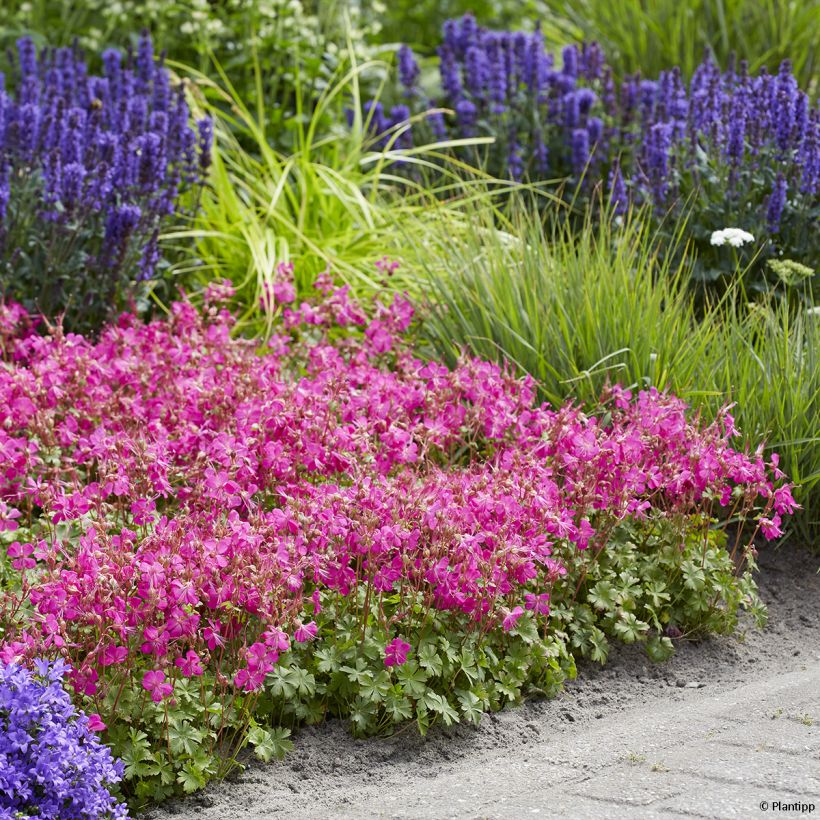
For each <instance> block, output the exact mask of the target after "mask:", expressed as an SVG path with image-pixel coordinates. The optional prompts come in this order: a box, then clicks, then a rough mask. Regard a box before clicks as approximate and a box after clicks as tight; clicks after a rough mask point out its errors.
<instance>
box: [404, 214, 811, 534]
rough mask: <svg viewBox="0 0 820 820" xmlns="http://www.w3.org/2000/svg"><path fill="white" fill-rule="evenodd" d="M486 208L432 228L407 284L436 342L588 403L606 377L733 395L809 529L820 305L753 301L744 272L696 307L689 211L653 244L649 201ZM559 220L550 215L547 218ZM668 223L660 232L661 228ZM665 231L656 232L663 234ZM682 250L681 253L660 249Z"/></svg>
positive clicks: (712, 402) (449, 354) (692, 398)
mask: <svg viewBox="0 0 820 820" xmlns="http://www.w3.org/2000/svg"><path fill="white" fill-rule="evenodd" d="M494 221H495V219H494V216H493V214H492V210H491V209H480V208H478V209H475V212H474V213H473V215H472V219H471V225H472V228H471V229H470V230H469V231H467V232H465V233H464V234H462V235H461V236H459V237H453V236H452V235H450V234H448V233H446V232H445V231H437V232H434V233H433V235H431V236H429V237H428V239H427V243H428V244H427V249H428V252H427V254H426V256H425V259H426V264H424V265H423V266H422V267H421V268H419V271H420V272H419V274H418V275H417V276H410V277H408V279H406V280H405V282H404V284H405V285H409V286H410V287H412V288H413V289H414V290H415V292H417V293H418V294H424V295H426V297H427V311H426V314H425V321H424V327H423V332H424V335H425V337H426V339H427V341H428V344H429V345H430V349H431V352H432V351H435V353H436V354H438V355H439V356H442V357H443V358H444V359H445V360H446V361H447V362H448V363H451V364H453V363H455V361H456V360H457V359H458V356H459V355H460V354H461V352H462V351H467V352H469V353H471V354H474V355H477V356H480V357H482V358H490V359H495V360H501V359H503V358H506V359H509V360H510V361H512V362H513V363H514V364H515V365H516V367H517V368H519V370H520V371H521V372H526V373H529V374H531V375H532V376H533V377H534V378H535V379H536V380H537V383H538V387H539V391H540V394H541V396H542V397H543V398H544V399H545V400H547V401H549V402H550V403H552V404H554V405H559V404H561V403H562V402H563V401H565V400H566V399H567V398H575V399H577V400H578V401H579V402H581V403H583V404H594V402H595V401H596V400H597V397H598V396H599V395H600V393H601V390H602V388H603V387H604V385H605V384H606V383H608V382H618V383H620V384H622V385H624V386H629V387H633V388H635V387H646V386H656V387H658V388H670V389H671V390H673V391H674V392H675V393H676V394H678V395H680V396H681V397H683V398H684V399H686V400H687V401H688V402H690V403H691V404H693V405H694V406H696V407H701V408H704V409H705V410H707V411H708V412H711V413H714V412H716V411H717V410H718V409H719V408H720V407H721V406H723V405H725V404H727V403H732V402H734V403H736V405H735V408H734V410H733V412H734V413H735V414H736V419H737V424H738V427H739V429H740V431H741V433H742V435H743V437H744V439H745V440H746V441H747V442H753V441H759V440H761V439H764V438H765V440H766V441H767V446H768V448H769V449H773V450H776V451H777V452H778V453H779V454H780V458H781V462H780V463H781V467H782V468H783V469H784V470H785V471H786V472H787V473H788V474H789V475H790V476H791V477H792V478H793V479H794V480H795V482H797V483H798V484H799V488H798V494H799V500H800V502H801V503H802V504H803V507H804V509H803V511H802V514H801V515H800V516H798V517H797V518H796V520H795V523H796V526H797V527H799V528H800V529H801V535H802V536H803V537H805V538H814V537H816V535H817V534H818V532H820V436H819V435H818V431H820V367H818V364H820V361H819V360H818V357H819V356H820V316H818V315H816V311H812V310H808V311H807V310H805V308H795V307H794V306H793V305H792V306H790V305H789V304H788V302H787V301H785V300H780V301H777V300H771V301H768V302H765V303H762V304H761V303H756V304H754V305H749V304H748V303H747V300H746V299H745V295H744V292H743V289H742V280H741V283H740V284H739V285H737V286H736V287H735V288H733V289H732V290H731V291H730V292H728V293H727V294H726V295H725V296H724V298H723V299H722V300H721V301H720V302H718V303H715V304H712V305H710V306H708V307H707V308H706V310H705V313H704V312H703V308H702V307H699V306H698V305H697V304H696V303H695V302H694V300H693V295H692V292H691V290H690V289H688V288H687V287H686V283H687V281H688V276H689V270H688V267H689V266H690V265H691V264H692V262H693V260H692V258H691V255H690V253H689V250H690V249H689V248H687V247H686V246H685V245H684V244H683V237H684V236H685V234H686V224H685V222H684V221H680V222H678V223H677V224H676V225H675V226H673V227H671V228H669V229H668V233H671V235H672V242H673V243H676V244H677V245H678V250H679V252H677V253H672V254H670V253H668V247H667V248H666V251H667V252H665V253H663V254H661V253H660V250H661V249H660V247H659V244H660V243H659V239H658V234H656V233H655V232H653V230H652V229H651V228H650V227H648V223H647V221H646V220H645V219H644V214H643V213H641V212H634V211H633V212H630V213H629V214H628V215H626V217H624V221H623V224H615V221H616V220H615V219H613V218H609V219H603V220H602V221H601V222H600V223H599V224H596V225H593V224H592V223H588V224H587V225H586V226H585V228H584V229H583V230H581V231H573V230H571V229H569V228H568V227H550V226H549V224H548V226H547V228H546V229H544V227H543V226H542V225H541V224H540V223H539V222H538V221H537V220H536V219H535V218H534V217H532V216H531V215H528V212H527V210H525V209H518V210H517V212H516V215H515V216H513V217H512V218H511V225H512V226H513V227H514V229H513V230H511V231H498V230H497V229H496V228H495V225H494ZM553 224H554V223H553ZM668 233H667V235H668ZM666 241H667V240H664V243H666ZM672 258H677V259H678V260H679V261H678V262H677V263H674V265H673V263H671V262H670V261H669V260H670V259H672Z"/></svg>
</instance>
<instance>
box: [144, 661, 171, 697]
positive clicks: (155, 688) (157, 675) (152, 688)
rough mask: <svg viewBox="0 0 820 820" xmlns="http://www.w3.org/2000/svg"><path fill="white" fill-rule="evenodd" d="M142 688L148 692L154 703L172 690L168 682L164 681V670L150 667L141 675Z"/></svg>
mask: <svg viewBox="0 0 820 820" xmlns="http://www.w3.org/2000/svg"><path fill="white" fill-rule="evenodd" d="M142 688H143V689H145V690H146V691H147V692H149V694H150V695H151V700H152V701H154V703H159V702H160V701H161V700H163V699H165V698H167V697H168V696H169V695H170V694H171V692H173V691H174V687H173V686H172V685H171V684H170V683H165V672H162V671H160V670H159V669H152V670H151V671H150V672H146V673H145V674H144V675H143V676H142Z"/></svg>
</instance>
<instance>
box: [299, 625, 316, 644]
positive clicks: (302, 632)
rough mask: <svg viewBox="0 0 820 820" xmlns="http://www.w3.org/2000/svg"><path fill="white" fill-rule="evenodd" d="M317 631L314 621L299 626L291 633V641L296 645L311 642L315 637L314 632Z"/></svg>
mask: <svg viewBox="0 0 820 820" xmlns="http://www.w3.org/2000/svg"><path fill="white" fill-rule="evenodd" d="M318 629H319V627H318V626H317V625H316V622H315V621H311V622H310V623H308V624H300V625H299V626H298V627H297V629H296V631H295V632H294V633H293V640H295V641H296V643H305V642H306V641H312V640H313V639H314V638H315V637H316V632H317V631H318Z"/></svg>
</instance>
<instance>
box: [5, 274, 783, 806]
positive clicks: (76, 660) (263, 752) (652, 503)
mask: <svg viewBox="0 0 820 820" xmlns="http://www.w3.org/2000/svg"><path fill="white" fill-rule="evenodd" d="M228 298H230V292H229V289H228V288H226V287H224V286H212V287H211V288H210V289H209V291H208V292H207V293H206V294H205V299H204V302H205V308H204V312H200V311H197V310H196V309H195V308H194V307H192V306H191V305H190V304H188V303H178V304H176V305H174V306H173V307H172V309H171V311H170V316H169V317H168V319H167V320H163V321H154V322H152V323H150V324H144V323H141V322H139V321H138V320H136V319H135V318H133V317H127V316H124V317H121V318H120V320H119V321H118V323H117V324H116V325H115V326H109V327H107V328H106V329H105V330H104V331H103V332H102V333H101V335H100V336H99V338H98V339H96V340H94V341H92V340H89V339H86V338H82V337H79V336H71V335H64V334H63V333H61V332H60V331H59V329H56V330H54V331H53V332H52V333H50V334H49V335H46V336H41V335H38V334H36V333H34V332H33V331H32V329H31V327H30V323H29V320H28V318H27V315H26V314H25V312H24V311H23V310H21V309H19V308H9V307H7V308H4V309H3V312H2V318H1V319H0V330H1V334H0V351H2V356H3V360H4V364H3V366H2V368H0V498H2V501H0V528H2V530H3V531H4V532H3V538H4V542H5V543H6V545H7V549H6V550H5V552H6V559H5V560H6V566H5V570H4V572H5V574H4V576H3V577H4V579H5V580H4V584H5V594H4V596H3V597H2V599H0V600H2V604H0V606H2V608H0V658H2V660H3V661H4V662H6V663H9V662H15V663H22V664H28V663H30V662H31V661H32V660H33V659H34V658H37V657H41V656H44V655H45V656H49V655H50V656H59V657H62V658H63V659H64V660H65V661H66V662H67V663H69V664H70V667H71V671H70V673H69V680H70V682H71V685H72V687H73V690H74V693H75V697H76V702H77V703H78V704H79V705H81V706H83V708H86V709H87V710H88V711H93V712H94V713H96V714H99V715H100V717H101V719H102V720H103V721H104V722H105V723H106V724H107V725H108V728H107V729H106V730H105V732H104V734H103V737H104V738H105V739H106V741H107V742H108V743H109V744H111V746H112V748H113V750H114V752H115V753H116V754H117V755H118V756H120V757H121V758H122V759H123V762H124V764H125V770H124V786H123V788H124V789H125V791H126V793H127V795H128V796H129V797H130V798H131V799H132V801H133V803H134V805H138V804H141V803H144V802H146V801H149V800H157V799H162V798H165V797H167V796H169V795H171V794H172V793H174V792H175V791H177V790H180V789H182V790H186V791H193V790H195V789H197V788H199V787H201V786H202V785H204V783H205V782H206V780H207V779H208V778H210V777H213V776H215V775H219V774H221V773H224V772H225V771H226V770H228V769H230V768H231V766H232V765H234V763H235V755H236V752H237V751H238V749H239V748H240V747H241V746H242V745H243V744H244V743H245V742H250V744H251V745H252V746H254V747H255V749H256V753H257V754H258V755H259V756H260V757H262V758H264V759H268V758H270V757H272V756H275V755H280V754H282V753H284V752H285V751H286V750H287V749H288V748H289V746H290V741H289V739H288V730H289V728H290V727H291V726H292V725H294V724H296V723H300V722H305V721H306V722H316V721H319V720H321V719H322V718H324V717H325V716H327V715H339V716H342V717H345V718H348V719H349V720H350V721H351V723H352V726H353V728H354V730H355V731H356V732H357V733H360V734H372V733H377V732H389V731H392V730H393V728H394V727H396V726H397V725H399V724H403V723H405V722H406V721H410V720H415V721H416V723H417V724H418V727H419V729H420V730H421V731H422V732H424V731H426V730H427V729H428V728H429V726H430V725H431V724H433V723H435V722H442V723H444V724H450V723H454V722H456V721H461V720H467V721H473V722H477V721H478V720H479V718H480V716H481V714H482V712H484V711H486V710H492V709H498V708H500V707H501V706H503V705H504V704H506V703H509V702H516V701H518V700H519V699H521V698H522V697H523V696H524V695H525V694H526V693H527V692H532V691H541V692H545V693H547V694H553V693H555V692H557V691H558V690H559V689H560V687H561V684H562V682H563V681H564V680H565V679H566V678H567V677H571V676H572V675H574V671H575V660H576V658H577V657H581V656H588V657H590V658H594V659H597V660H599V661H603V660H604V659H605V657H606V654H607V651H608V647H609V645H610V642H611V641H625V642H628V643H633V642H642V643H645V644H646V646H647V648H648V650H649V652H650V654H652V656H653V657H662V656H664V655H666V654H669V652H671V651H672V648H673V644H672V641H671V638H672V637H673V636H680V635H686V634H692V635H695V634H704V633H707V632H712V631H729V630H731V628H732V627H733V625H734V623H735V620H736V618H737V612H738V608H746V609H751V610H752V611H753V612H754V613H755V614H757V615H758V616H761V617H762V613H763V610H762V606H761V604H760V602H759V601H758V599H757V595H756V592H755V585H754V582H753V580H752V577H751V571H752V569H753V568H754V556H755V551H754V548H753V546H752V544H753V538H754V536H755V535H756V533H757V532H758V531H760V532H761V533H762V534H763V535H764V536H765V537H767V538H773V537H776V536H777V535H778V534H779V533H780V527H781V524H782V520H781V519H782V516H783V515H786V514H787V513H789V512H791V511H792V510H793V509H794V507H795V504H794V500H793V498H792V496H791V487H790V485H789V484H788V483H785V482H784V481H783V475H782V473H781V472H780V471H779V470H778V469H777V467H776V463H775V461H774V459H771V460H769V461H766V460H764V458H763V455H762V451H760V450H759V451H757V452H753V453H750V452H742V451H739V450H736V449H735V448H734V447H733V446H732V441H733V438H734V437H735V435H736V431H735V429H734V424H733V420H732V417H731V415H730V414H729V412H728V411H727V410H725V409H724V410H723V411H722V412H721V413H719V415H718V417H717V418H716V419H714V420H712V421H707V420H706V419H704V418H701V417H700V416H692V415H691V414H690V413H689V412H688V408H687V407H686V405H685V404H684V402H682V401H680V400H679V399H677V398H675V397H674V396H671V395H668V394H664V393H661V392H658V391H657V390H654V389H652V390H646V391H641V392H639V393H635V394H633V393H631V392H630V391H628V390H625V389H622V388H617V387H615V388H610V389H609V390H608V391H606V392H605V393H604V395H603V396H602V397H601V405H600V406H601V412H600V414H599V415H598V416H594V415H590V414H588V413H585V412H583V411H582V410H581V409H580V408H579V407H577V406H574V405H572V404H567V405H564V406H561V407H554V408H553V407H550V406H548V405H546V404H538V403H537V402H536V401H535V387H534V383H533V382H532V380H531V379H529V378H526V379H518V378H515V377H514V376H513V375H512V374H511V372H510V371H509V370H508V369H506V368H503V367H500V366H498V365H495V364H491V363H489V362H486V361H482V360H479V359H468V358H463V359H461V360H460V361H458V362H457V363H456V365H455V366H454V367H453V368H449V367H446V366H444V365H442V364H440V363H438V362H436V361H422V360H420V359H419V358H418V357H417V356H416V355H414V353H413V349H412V347H411V345H410V342H409V338H410V337H409V336H408V332H409V330H410V326H411V323H412V320H413V308H412V306H411V305H410V303H409V302H408V301H407V300H406V299H404V298H395V299H393V300H392V301H391V303H390V304H382V303H381V302H379V301H376V302H375V303H374V305H373V306H372V308H369V309H367V310H366V309H364V308H363V307H362V306H361V305H359V304H357V303H356V302H354V301H353V300H352V299H351V297H350V294H349V292H348V290H347V288H346V287H341V288H339V287H336V286H334V285H333V283H332V282H331V280H330V279H329V277H327V276H324V277H320V279H319V281H318V284H317V291H316V298H314V299H312V300H310V301H307V300H306V301H304V302H302V303H301V304H300V305H299V306H298V307H297V306H296V303H295V301H294V288H293V283H292V272H291V270H290V269H289V268H288V267H284V266H282V267H280V268H279V270H278V272H277V275H276V281H275V283H274V288H273V290H272V292H271V293H270V295H269V298H271V299H275V300H276V303H277V308H276V313H275V317H276V321H275V332H274V333H273V334H272V335H271V337H270V340H269V341H268V342H266V343H265V345H264V347H263V349H261V350H259V349H257V347H256V345H255V344H254V343H252V342H250V341H247V340H244V339H241V338H237V337H235V336H233V335H232V332H231V331H232V329H233V328H234V318H233V317H232V315H231V314H230V312H229V311H227V310H226V309H225V308H224V307H223V306H222V304H223V303H222V302H221V300H223V299H228ZM721 519H731V520H733V521H736V522H737V521H741V522H743V521H745V522H746V525H747V527H748V529H747V530H743V531H742V532H743V536H742V537H740V538H739V540H738V541H737V543H734V544H733V545H732V548H731V550H728V549H727V548H726V546H725V535H724V532H723V530H722V529H720V528H719V527H718V526H717V523H718V522H719V520H721Z"/></svg>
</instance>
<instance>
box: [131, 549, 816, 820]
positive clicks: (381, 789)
mask: <svg viewBox="0 0 820 820" xmlns="http://www.w3.org/2000/svg"><path fill="white" fill-rule="evenodd" d="M759 563H760V567H761V575H760V592H761V597H762V598H763V600H764V601H765V603H766V604H767V606H768V608H769V616H770V621H769V625H768V626H767V627H766V628H765V629H763V630H758V629H756V628H755V627H754V626H752V625H748V624H747V626H748V628H747V629H745V630H744V631H742V632H741V633H739V635H741V636H742V638H738V637H725V636H717V637H714V638H710V639H708V640H704V641H700V642H697V643H688V642H684V643H681V644H679V646H678V651H677V653H676V654H675V655H674V656H673V657H672V658H671V659H670V660H669V661H667V662H665V663H662V664H652V663H650V662H648V661H647V660H646V657H645V655H644V653H643V652H642V651H641V650H640V649H637V648H635V647H627V646H620V647H619V648H618V649H617V651H614V652H613V654H612V655H611V657H610V660H609V661H608V662H607V665H606V667H604V668H600V667H598V666H597V665H594V664H584V665H582V666H580V667H579V673H578V678H577V680H575V681H574V682H572V683H568V684H567V687H566V691H565V692H564V693H563V694H562V695H560V696H559V697H557V698H555V699H553V700H543V699H536V700H530V701H528V702H526V703H525V704H523V705H522V706H521V707H519V708H512V709H509V710H507V711H505V712H501V713H499V714H494V715H485V717H484V719H483V721H482V723H481V725H480V726H479V727H478V728H472V727H468V726H456V727H451V728H449V729H441V730H432V731H431V732H430V735H429V736H428V737H427V738H426V739H424V738H420V737H419V736H418V733H417V732H415V731H410V732H403V733H401V734H399V735H396V736H393V737H391V738H387V739H383V740H379V739H371V740H367V741H363V740H357V739H355V738H353V737H351V735H350V733H349V731H348V730H347V727H346V725H345V724H344V723H342V722H340V721H328V722H327V723H325V724H323V725H321V726H318V727H311V728H308V729H305V730H303V731H300V732H299V733H298V734H297V736H296V738H295V740H296V748H295V750H294V751H293V752H292V753H291V754H290V755H289V756H288V757H287V758H286V759H285V760H284V761H283V762H281V763H274V764H270V765H267V766H266V765H263V764H259V763H256V762H250V763H249V766H248V769H247V770H246V771H244V772H242V773H240V774H238V775H236V776H235V777H232V778H230V779H229V780H228V781H226V782H223V783H217V784H213V785H212V786H210V787H209V788H207V789H206V790H205V791H204V792H202V793H201V794H199V795H195V796H193V797H191V798H188V799H186V800H179V801H172V802H170V803H168V804H166V805H165V806H163V807H161V808H158V809H155V810H153V811H150V812H146V813H144V814H143V815H142V818H143V820H166V818H170V817H174V818H177V820H187V818H191V820H193V819H194V818H197V819H198V820H199V818H202V820H207V818H217V817H218V818H220V820H233V818H237V820H238V818H242V819H243V820H245V818H255V817H271V816H282V817H284V816H287V817H288V818H297V817H300V818H301V817H305V818H307V817H330V816H333V815H334V814H342V815H343V816H345V817H372V816H374V811H378V809H379V808H381V809H382V810H383V812H384V816H388V817H389V816H398V817H415V818H421V817H438V816H453V817H473V816H475V814H476V808H477V807H476V806H475V805H471V789H470V787H469V782H468V780H469V773H470V772H471V771H474V770H475V768H476V766H477V764H478V763H479V762H482V761H484V762H486V761H487V760H488V759H492V760H495V759H504V761H505V762H509V763H510V764H511V765H512V766H514V767H515V768H516V769H519V768H520V767H521V766H522V765H523V764H522V763H521V761H522V759H524V758H529V760H530V761H531V764H530V765H533V764H534V769H535V770H537V769H538V767H539V766H541V767H542V770H543V772H544V773H546V772H547V771H548V770H549V768H550V766H551V765H552V764H553V763H554V762H560V761H552V760H551V759H550V748H551V747H553V746H554V747H558V746H560V744H561V743H562V742H564V741H567V740H568V739H571V740H572V742H573V745H576V744H577V746H578V748H579V749H583V748H584V739H585V738H587V737H589V736H590V734H591V733H594V732H596V731H597V730H598V728H599V727H600V726H601V725H602V724H603V725H607V724H608V725H609V726H611V728H612V732H613V733H615V732H617V731H619V730H620V727H621V726H627V725H629V723H630V722H632V721H631V719H632V718H633V717H634V716H635V715H636V714H637V715H643V716H648V715H649V714H651V713H655V712H657V711H658V710H661V709H663V708H664V707H665V706H667V705H669V704H676V709H677V714H678V715H679V720H680V721H681V722H685V721H687V720H692V719H693V718H694V717H695V716H697V715H698V714H699V713H700V712H701V711H702V709H703V706H704V704H705V703H707V702H709V701H710V700H713V699H715V698H717V697H718V696H719V695H722V694H724V693H729V692H732V691H734V690H738V689H740V687H742V686H743V685H744V684H748V683H755V682H760V681H769V682H771V684H772V685H774V683H775V681H776V680H778V679H779V678H780V677H781V676H782V675H784V674H786V673H788V672H791V671H793V670H800V669H801V668H805V666H806V664H808V663H811V662H815V663H816V662H817V661H818V660H820V611H819V610H818V608H817V607H816V606H811V605H809V606H807V602H811V601H816V600H818V596H820V574H818V572H817V568H818V559H817V556H816V555H812V554H811V553H810V552H809V551H808V550H805V549H803V548H800V547H795V546H787V547H783V548H780V549H775V548H768V549H764V550H761V554H760V561H759ZM751 706H752V704H750V707H751ZM783 707H784V714H783V717H784V718H786V719H788V718H789V716H790V715H789V714H788V711H789V710H788V707H789V704H788V703H786V702H784V703H783ZM795 716H796V715H795ZM770 717H771V718H774V712H772V715H770ZM813 719H814V722H815V724H816V723H817V722H818V720H820V714H815V715H814V716H813ZM633 725H634V722H633ZM670 729H671V727H670ZM630 751H631V750H630ZM636 751H637V750H636ZM625 754H627V755H628V754H629V753H628V752H626V753H625ZM538 761H543V762H542V763H539V762H538ZM650 764H651V761H649V763H648V764H647V765H650ZM580 770H581V764H579V771H580ZM508 774H509V773H508V772H507V771H506V768H505V766H500V765H495V766H493V767H492V768H491V769H490V770H485V771H484V773H483V775H482V776H483V778H484V780H485V786H484V787H483V790H482V796H483V797H486V796H487V795H494V796H495V797H494V799H495V800H496V803H495V804H494V809H493V811H491V812H490V813H489V814H490V816H497V814H496V813H497V812H500V810H501V808H500V807H501V806H502V805H503V802H504V801H503V799H504V798H508V799H510V800H513V799H514V798H515V797H516V795H515V793H514V789H512V788H510V787H509V786H507V785H506V784H505V781H506V779H507V776H508ZM584 774H585V775H588V774H590V771H589V770H585V772H584ZM459 775H461V777H459ZM775 776H776V775H775ZM437 778H446V782H447V784H448V786H451V787H453V789H454V790H453V793H452V794H451V795H450V796H451V799H450V801H449V803H448V804H447V805H446V806H442V805H441V804H440V803H434V802H430V800H429V791H430V789H431V788H432V785H431V784H432V783H433V781H434V779H437ZM460 781H464V782H463V785H462V787H461V788H459V787H458V786H457V785H455V786H454V784H458V783H459V782H460ZM385 795H388V796H389V798H390V802H389V803H387V802H386V801H385ZM425 795H428V800H427V801H426V802H425ZM750 805H751V804H750ZM388 806H391V807H393V808H392V809H390V810H388ZM544 808H546V807H544ZM484 811H485V812H486V807H485V808H484ZM379 816H381V814H380V815H379Z"/></svg>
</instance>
